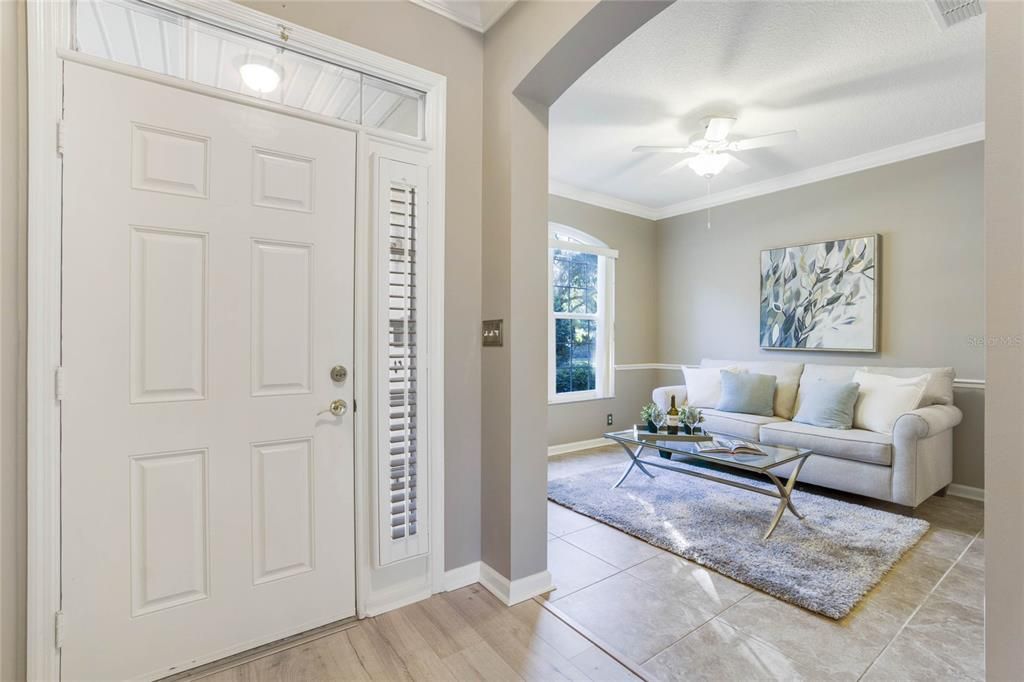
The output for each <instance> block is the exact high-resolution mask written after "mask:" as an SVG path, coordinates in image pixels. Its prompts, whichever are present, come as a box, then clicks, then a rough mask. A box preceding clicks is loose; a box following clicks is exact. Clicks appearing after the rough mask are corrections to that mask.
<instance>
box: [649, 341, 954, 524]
mask: <svg viewBox="0 0 1024 682" xmlns="http://www.w3.org/2000/svg"><path fill="white" fill-rule="evenodd" d="M700 366H701V367H728V366H736V367H739V368H743V369H746V370H748V371H750V372H756V373H759V374H772V375H774V376H775V377H776V395H775V405H774V412H775V416H773V417H763V416H759V415H752V414H738V413H732V412H721V411H719V410H716V409H709V408H703V412H704V417H705V420H706V421H705V423H704V425H703V426H704V428H705V429H706V430H707V431H710V432H712V433H720V434H723V435H729V436H733V437H736V438H742V439H745V440H750V441H755V442H759V443H764V444H767V445H791V446H796V447H803V448H809V449H811V450H812V451H814V453H815V455H816V456H813V457H810V458H809V459H808V460H807V463H806V464H805V465H804V468H803V470H802V471H801V472H800V479H799V480H800V481H801V482H804V483H813V484H815V485H820V486H824V487H827V488H834V489H836V490H844V491H847V492H851V493H856V494H858V495H865V496H867V497H873V498H876V499H880V500H886V501H889V502H895V503H897V504H901V505H905V506H908V507H916V506H918V505H919V504H921V503H922V502H924V501H925V500H926V499H928V498H929V497H931V496H932V495H934V494H935V493H937V492H939V491H942V490H944V489H945V488H946V486H948V485H949V484H950V483H951V482H952V480H953V427H954V426H956V425H957V424H959V423H960V420H961V419H962V418H963V413H961V412H960V409H959V408H958V407H956V406H954V405H953V378H954V372H953V369H952V368H950V367H933V368H921V367H863V366H861V365H816V364H803V363H795V362H767V361H763V362H744V361H726V360H707V359H705V360H702V361H701V364H700ZM858 369H864V370H866V371H870V372H876V373H879V374H888V375H891V376H899V377H915V376H920V375H922V374H928V375H929V380H928V385H927V387H926V388H925V395H924V398H922V400H921V404H920V406H919V407H918V408H917V409H916V410H913V411H911V412H907V413H906V414H903V415H901V416H900V417H899V419H897V420H896V425H895V427H894V428H893V432H892V434H887V433H876V432H873V431H866V430H864V429H856V428H854V429H849V430H843V429H826V428H821V427H818V426H809V425H807V424H800V423H797V422H793V421H790V420H791V419H792V417H793V416H794V415H795V414H796V411H797V409H798V408H799V405H800V387H801V386H807V385H808V384H809V383H812V382H816V381H819V380H824V381H833V382H848V381H851V380H852V378H853V373H854V372H855V371H857V370H858ZM673 395H675V396H676V403H677V404H681V403H682V401H683V400H685V398H686V386H685V385H680V386H662V387H660V388H656V389H654V392H653V396H652V397H653V400H654V402H655V403H657V404H658V405H660V406H661V408H662V409H666V407H667V405H668V403H669V401H670V399H671V396H673ZM792 469H793V465H787V466H783V467H779V469H778V470H777V471H778V472H780V473H781V475H782V476H787V475H788V474H789V472H790V471H792Z"/></svg>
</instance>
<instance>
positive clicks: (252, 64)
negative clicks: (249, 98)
mask: <svg viewBox="0 0 1024 682" xmlns="http://www.w3.org/2000/svg"><path fill="white" fill-rule="evenodd" d="M238 71H239V73H241V75H242V82H243V83H245V85H246V87H248V88H249V89H250V90H255V91H256V92H259V93H263V94H266V93H268V92H273V91H274V90H277V86H279V85H280V84H281V77H282V76H283V75H284V69H282V68H281V67H280V66H278V65H277V64H274V63H273V62H271V61H269V60H267V61H264V60H255V59H253V60H251V61H248V62H246V63H245V64H242V65H241V66H240V67H238Z"/></svg>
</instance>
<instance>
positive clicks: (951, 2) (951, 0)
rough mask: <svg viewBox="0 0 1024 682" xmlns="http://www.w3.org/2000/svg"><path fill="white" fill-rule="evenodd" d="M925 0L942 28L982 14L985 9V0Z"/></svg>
mask: <svg viewBox="0 0 1024 682" xmlns="http://www.w3.org/2000/svg"><path fill="white" fill-rule="evenodd" d="M925 2H926V3H927V4H928V9H930V10H931V11H932V15H933V16H934V17H935V21H937V22H938V24H939V26H940V27H941V28H951V27H952V26H953V25H954V24H959V23H960V22H962V21H967V20H968V19H970V18H971V17H977V16H981V14H982V13H983V12H984V11H985V3H984V2H983V0H925Z"/></svg>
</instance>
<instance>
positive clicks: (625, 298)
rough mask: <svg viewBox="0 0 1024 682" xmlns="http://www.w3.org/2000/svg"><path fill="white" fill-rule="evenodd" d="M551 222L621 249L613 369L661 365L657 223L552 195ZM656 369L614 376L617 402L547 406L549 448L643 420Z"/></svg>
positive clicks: (616, 290) (616, 264) (587, 438)
mask: <svg viewBox="0 0 1024 682" xmlns="http://www.w3.org/2000/svg"><path fill="white" fill-rule="evenodd" d="M548 218H549V220H551V222H555V223H561V224H563V225H568V226H570V227H575V228H576V229H579V230H583V231H584V232H586V233H587V234H590V235H593V236H594V237H596V238H598V239H600V240H601V241H603V242H604V243H606V244H607V245H608V246H609V247H610V248H613V249H618V251H619V258H618V260H617V261H616V262H615V358H614V360H615V364H618V365H629V364H645V363H652V362H657V355H658V337H657V327H656V325H655V322H656V315H657V311H658V307H657V306H658V301H657V294H658V254H657V229H656V227H655V224H654V221H651V220H645V219H643V218H637V217H636V216H631V215H627V214H625V213H619V212H617V211H611V210H608V209H605V208H598V207H597V206H592V205H590V204H584V203H581V202H579V201H573V200H571V199H565V198H562V197H556V196H551V197H549V199H548ZM657 381H658V371H657V370H620V371H617V372H616V373H615V397H614V398H605V399H602V400H587V401H583V402H578V403H564V404H555V405H549V406H548V445H558V444H561V443H573V442H576V441H581V440H590V439H592V438H598V437H599V436H600V435H601V434H602V433H604V432H605V431H607V430H608V427H607V425H606V423H605V417H606V415H607V414H608V413H609V412H610V413H612V414H613V415H614V419H615V424H614V425H615V426H617V427H619V428H625V427H626V426H630V425H632V424H634V423H635V422H636V421H639V419H640V416H639V413H640V407H641V406H642V405H643V404H644V403H647V402H649V401H650V399H651V398H650V396H651V389H653V388H654V387H655V386H658V385H659V384H658V383H657Z"/></svg>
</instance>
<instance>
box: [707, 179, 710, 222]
mask: <svg viewBox="0 0 1024 682" xmlns="http://www.w3.org/2000/svg"><path fill="white" fill-rule="evenodd" d="M707 196H708V229H709V230H710V229H711V176H708V195H707Z"/></svg>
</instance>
